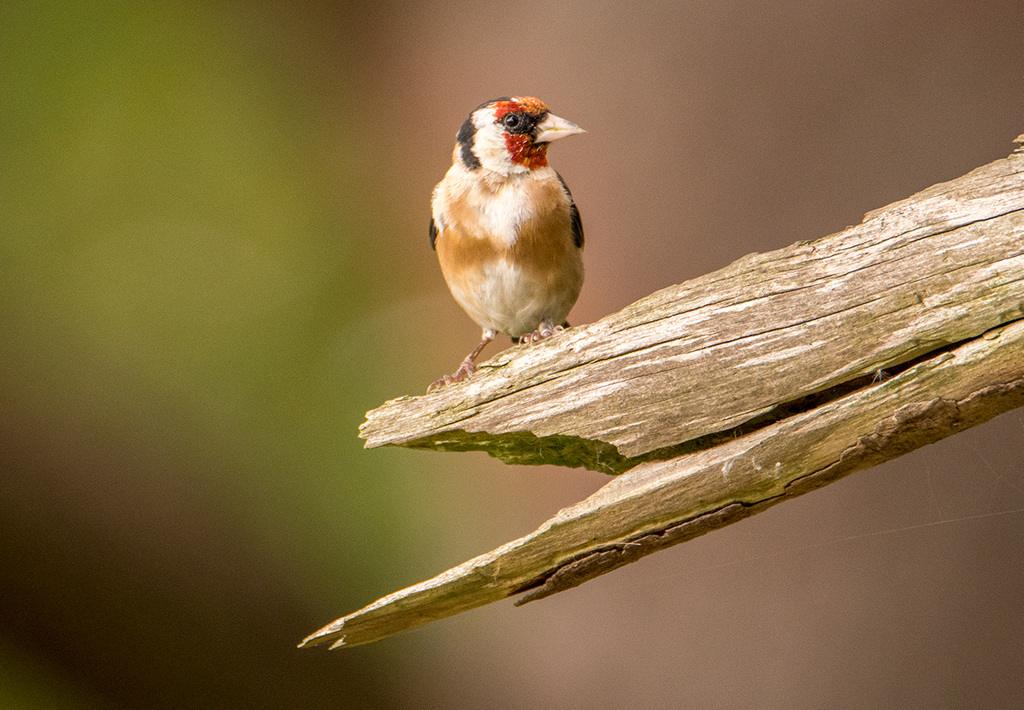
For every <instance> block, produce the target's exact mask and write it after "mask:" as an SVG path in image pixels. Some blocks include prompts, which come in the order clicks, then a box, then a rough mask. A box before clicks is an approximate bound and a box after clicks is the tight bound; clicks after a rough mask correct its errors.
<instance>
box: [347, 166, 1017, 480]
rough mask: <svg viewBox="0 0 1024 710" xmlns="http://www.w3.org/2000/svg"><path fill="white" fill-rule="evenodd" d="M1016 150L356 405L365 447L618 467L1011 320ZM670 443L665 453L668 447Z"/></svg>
mask: <svg viewBox="0 0 1024 710" xmlns="http://www.w3.org/2000/svg"><path fill="white" fill-rule="evenodd" d="M1022 171H1024V155H1022V154H1020V153H1015V154H1014V155H1012V156H1010V157H1009V158H1006V159H1002V160H997V161H995V162H993V163H991V164H989V165H986V166H984V167H981V168H978V169H977V170H974V171H973V172H971V173H970V174H968V175H965V176H963V177H961V178H958V179H956V180H953V181H950V182H947V183H942V184H939V185H935V186H933V187H931V188H929V189H927V190H924V191H923V192H921V193H918V194H917V195H915V196H913V197H911V198H909V199H906V200H902V201H900V202H896V203H894V204H892V205H890V206H888V207H885V208H883V209H880V210H876V211H874V212H871V213H869V214H868V215H867V216H866V217H865V219H864V221H863V222H862V223H861V224H859V225H856V226H854V227H850V228H848V229H846V230H845V231H843V232H839V233H837V234H834V235H832V236H829V237H825V238H823V239H820V240H817V241H814V242H805V243H800V244H796V245H793V246H790V247H787V248H785V249H780V250H778V251H774V252H769V253H766V254H752V255H749V256H747V257H744V258H743V259H740V260H739V261H737V262H735V263H733V264H731V265H730V266H728V267H726V268H724V269H721V270H719V271H717V272H714V273H712V274H708V275H706V276H703V277H700V278H697V279H694V280H692V281H688V282H686V283H683V284H680V285H678V286H672V287H670V288H666V289H664V290H662V291H659V292H657V293H655V294H653V295H651V296H648V297H646V298H644V299H641V300H640V301H637V302H636V303H634V304H632V305H631V306H629V307H627V308H625V309H624V310H622V311H620V312H619V313H615V314H613V315H610V316H608V317H606V318H603V319H602V320H600V321H598V322H596V323H593V324H590V325H586V326H580V327H575V328H572V329H570V330H569V331H567V332H565V333H562V334H560V335H558V336H556V337H553V338H551V339H550V340H548V341H544V342H542V343H539V344H536V345H532V346H519V347H515V348H510V349H509V350H506V351H505V352H503V353H500V354H499V355H498V356H496V357H494V358H492V359H491V360H490V361H488V362H487V363H484V364H483V365H482V366H481V367H480V371H479V372H478V373H477V374H475V375H474V376H473V377H471V378H470V379H469V380H468V381H466V382H464V383H460V384H458V385H454V386H450V387H446V388H444V389H442V390H441V391H440V392H436V393H432V394H430V395H421V396H415V397H402V398H400V399H396V400H392V401H390V402H387V403H386V404H384V405H383V406H381V407H379V408H377V409H375V410H372V411H370V412H368V413H367V421H366V423H365V424H364V425H363V426H362V428H361V436H362V437H363V438H365V439H366V442H367V443H366V446H367V447H375V446H382V445H399V446H411V447H423V448H432V449H443V450H484V451H488V452H489V453H491V454H492V455H494V456H497V457H498V458H501V459H503V460H505V461H507V462H509V463H537V464H540V463H555V464H560V465H565V466H585V467H587V468H590V469H593V470H599V471H606V472H608V473H619V472H621V471H623V470H627V469H628V468H630V467H631V466H633V465H635V464H636V463H639V461H641V460H644V457H648V458H650V457H655V458H657V457H660V455H661V453H660V452H659V450H661V449H664V448H666V447H675V446H678V445H679V444H680V443H682V442H687V441H693V440H696V439H699V438H700V437H703V436H708V435H712V434H714V433H716V432H723V431H728V430H730V429H734V428H735V427H739V426H742V425H744V424H748V423H750V422H757V421H758V420H759V419H760V418H763V417H765V416H771V415H772V413H773V410H774V409H775V408H777V407H778V406H780V405H782V404H785V403H788V402H793V401H795V400H799V399H801V398H803V397H806V396H808V395H812V394H815V393H818V392H822V391H824V390H827V389H828V388H830V387H833V386H836V385H841V384H843V383H846V382H849V381H851V380H854V379H856V378H858V377H862V376H870V375H872V374H873V373H875V372H877V371H878V370H882V369H889V368H892V367H894V366H897V365H899V364H901V363H905V362H907V361H910V360H913V359H914V358H916V357H919V356H921V355H923V354H925V353H928V352H930V351H933V350H935V349H937V348H940V347H943V346H945V345H948V344H950V343H956V342H960V341H963V340H966V339H969V338H972V337H975V336H977V335H978V334H979V333H982V332H985V331H986V330H988V329H990V328H993V327H995V326H997V325H1000V324H1002V323H1006V322H1009V321H1012V320H1014V319H1017V318H1020V317H1022V316H1024V298H1022V297H1021V292H1022V284H1024V211H1022V210H1024V190H1022V188H1021V181H1022ZM674 453H675V452H674V451H672V452H668V454H669V455H672V454H674Z"/></svg>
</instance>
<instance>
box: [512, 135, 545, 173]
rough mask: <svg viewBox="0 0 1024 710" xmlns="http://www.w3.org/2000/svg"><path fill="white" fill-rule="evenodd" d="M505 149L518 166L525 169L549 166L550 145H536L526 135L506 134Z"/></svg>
mask: <svg viewBox="0 0 1024 710" xmlns="http://www.w3.org/2000/svg"><path fill="white" fill-rule="evenodd" d="M505 148H506V149H507V150H508V154H509V156H510V157H511V159H512V162H513V163H515V164H517V165H522V166H523V167H525V168H530V169H531V170H532V169H534V168H544V167H547V164H548V144H547V143H534V142H533V139H532V138H531V137H530V136H529V135H526V134H524V133H506V134H505Z"/></svg>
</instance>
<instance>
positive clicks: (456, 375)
mask: <svg viewBox="0 0 1024 710" xmlns="http://www.w3.org/2000/svg"><path fill="white" fill-rule="evenodd" d="M474 372H476V365H475V364H473V363H472V362H470V361H469V360H468V359H466V360H463V361H462V364H461V365H459V369H458V370H456V371H455V372H453V373H452V374H450V375H445V376H444V377H442V378H441V379H439V380H434V381H433V382H432V383H431V384H430V387H427V392H436V391H437V390H439V389H441V388H442V387H445V386H447V385H450V384H452V383H453V382H462V381H463V380H464V379H466V378H467V377H469V376H470V375H472V374H473V373H474Z"/></svg>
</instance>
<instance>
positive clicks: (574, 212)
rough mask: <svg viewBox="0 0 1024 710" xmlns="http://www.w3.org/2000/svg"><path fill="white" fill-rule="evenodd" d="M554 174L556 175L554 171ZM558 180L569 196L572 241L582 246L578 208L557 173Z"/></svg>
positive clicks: (581, 226) (581, 224)
mask: <svg viewBox="0 0 1024 710" xmlns="http://www.w3.org/2000/svg"><path fill="white" fill-rule="evenodd" d="M555 175H558V173H557V172H556V173H555ZM558 181H559V182H560V183H562V189H564V190H565V194H566V195H568V197H569V219H570V220H571V221H572V241H573V243H574V244H576V246H578V247H579V248H580V249H582V248H583V220H582V219H580V211H579V208H577V207H576V202H575V201H574V200H573V199H572V192H570V191H569V186H568V185H566V184H565V180H564V179H563V178H562V176H561V175H558Z"/></svg>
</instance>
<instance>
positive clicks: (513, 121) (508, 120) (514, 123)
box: [501, 113, 523, 130]
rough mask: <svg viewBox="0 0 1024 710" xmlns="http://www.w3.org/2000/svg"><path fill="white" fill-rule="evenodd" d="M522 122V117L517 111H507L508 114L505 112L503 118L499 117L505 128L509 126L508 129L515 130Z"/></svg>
mask: <svg viewBox="0 0 1024 710" xmlns="http://www.w3.org/2000/svg"><path fill="white" fill-rule="evenodd" d="M522 122H523V118H522V116H520V115H519V114H518V113H508V114H505V117H504V118H503V119H501V123H502V125H503V126H505V128H509V129H512V130H515V129H516V128H519V126H520V124H521V123H522Z"/></svg>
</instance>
